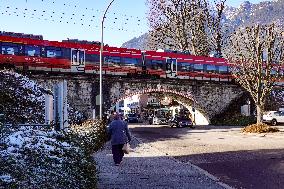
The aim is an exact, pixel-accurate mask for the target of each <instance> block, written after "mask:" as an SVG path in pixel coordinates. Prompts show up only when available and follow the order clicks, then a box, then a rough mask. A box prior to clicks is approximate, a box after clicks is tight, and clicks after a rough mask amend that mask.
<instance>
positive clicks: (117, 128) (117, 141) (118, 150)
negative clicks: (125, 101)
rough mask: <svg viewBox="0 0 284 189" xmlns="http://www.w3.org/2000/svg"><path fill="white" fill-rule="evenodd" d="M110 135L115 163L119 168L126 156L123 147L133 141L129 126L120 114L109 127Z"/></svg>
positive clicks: (115, 116) (116, 115)
mask: <svg viewBox="0 0 284 189" xmlns="http://www.w3.org/2000/svg"><path fill="white" fill-rule="evenodd" d="M108 134H109V136H110V138H111V145H112V154H113V161H114V163H115V165H116V166H118V165H120V163H121V161H122V158H123V156H124V152H123V150H122V147H123V145H124V144H125V143H127V142H130V141H131V136H130V132H129V129H128V125H127V123H126V122H125V121H122V120H121V119H120V116H119V114H115V115H114V117H113V121H112V122H111V123H110V125H109V129H108Z"/></svg>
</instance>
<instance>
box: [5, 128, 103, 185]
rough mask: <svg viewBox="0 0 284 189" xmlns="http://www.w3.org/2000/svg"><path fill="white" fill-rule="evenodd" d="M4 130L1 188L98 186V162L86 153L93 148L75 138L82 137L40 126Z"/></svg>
mask: <svg viewBox="0 0 284 189" xmlns="http://www.w3.org/2000/svg"><path fill="white" fill-rule="evenodd" d="M4 130H5V134H4V135H3V136H2V138H1V141H0V166H1V169H0V188H1V187H4V188H25V189H29V188H33V189H36V188H54V189H55V188H86V189H88V188H94V187H95V186H96V180H97V179H96V167H95V162H94V160H93V158H92V157H91V156H90V155H86V154H87V153H86V152H89V151H90V149H89V148H88V146H87V145H79V144H75V143H74V142H71V141H77V139H78V138H76V139H72V138H68V137H67V136H65V133H64V132H56V131H53V130H50V129H44V128H40V127H33V128H32V127H20V128H8V129H4ZM74 135H75V134H74ZM78 135H79V136H81V135H80V134H78ZM86 137H87V136H86ZM66 138H67V139H68V140H65V139H66ZM84 139H85V140H86V138H84ZM92 140H93V141H94V140H95V137H93V139H92ZM77 142H78V141H77ZM83 143H85V142H83ZM95 144H96V145H95V146H97V145H99V144H100V143H95ZM89 145H90V144H89ZM84 146H86V147H87V149H84ZM90 148H91V149H97V148H95V147H90Z"/></svg>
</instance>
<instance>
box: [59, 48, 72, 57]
mask: <svg viewBox="0 0 284 189" xmlns="http://www.w3.org/2000/svg"><path fill="white" fill-rule="evenodd" d="M61 51H62V57H63V58H66V59H70V57H71V49H69V48H61Z"/></svg>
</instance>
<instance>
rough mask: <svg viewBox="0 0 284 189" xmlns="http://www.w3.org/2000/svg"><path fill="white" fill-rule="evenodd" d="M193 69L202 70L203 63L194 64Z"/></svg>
mask: <svg viewBox="0 0 284 189" xmlns="http://www.w3.org/2000/svg"><path fill="white" fill-rule="evenodd" d="M193 69H194V70H195V71H203V64H194V65H193Z"/></svg>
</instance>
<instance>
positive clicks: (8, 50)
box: [1, 43, 19, 55]
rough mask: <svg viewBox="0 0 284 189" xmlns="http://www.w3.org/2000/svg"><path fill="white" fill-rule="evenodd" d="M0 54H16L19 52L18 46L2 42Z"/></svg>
mask: <svg viewBox="0 0 284 189" xmlns="http://www.w3.org/2000/svg"><path fill="white" fill-rule="evenodd" d="M1 53H2V54H9V55H18V54H19V47H18V45H16V44H13V43H2V47H1Z"/></svg>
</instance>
